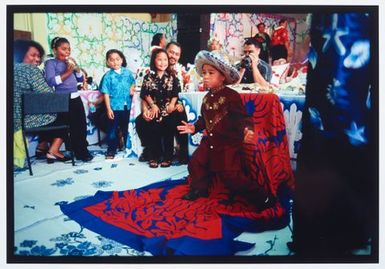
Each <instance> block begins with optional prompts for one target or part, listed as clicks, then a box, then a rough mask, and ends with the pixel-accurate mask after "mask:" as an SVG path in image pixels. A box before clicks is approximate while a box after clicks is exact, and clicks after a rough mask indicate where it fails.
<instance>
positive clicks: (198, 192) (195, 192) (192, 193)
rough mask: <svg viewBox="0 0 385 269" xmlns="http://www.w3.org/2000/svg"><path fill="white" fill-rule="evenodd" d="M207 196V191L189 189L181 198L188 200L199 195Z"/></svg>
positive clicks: (194, 198) (192, 199)
mask: <svg viewBox="0 0 385 269" xmlns="http://www.w3.org/2000/svg"><path fill="white" fill-rule="evenodd" d="M208 196H209V194H208V192H207V191H203V190H193V189H190V191H189V192H188V193H186V194H185V195H183V196H182V199H183V200H188V201H195V200H196V199H198V198H200V197H206V198H207V197H208Z"/></svg>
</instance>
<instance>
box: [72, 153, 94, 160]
mask: <svg viewBox="0 0 385 269" xmlns="http://www.w3.org/2000/svg"><path fill="white" fill-rule="evenodd" d="M93 158H94V156H92V155H91V154H90V153H88V154H87V156H85V157H80V158H76V159H78V160H80V161H83V162H90V161H92V159H93Z"/></svg>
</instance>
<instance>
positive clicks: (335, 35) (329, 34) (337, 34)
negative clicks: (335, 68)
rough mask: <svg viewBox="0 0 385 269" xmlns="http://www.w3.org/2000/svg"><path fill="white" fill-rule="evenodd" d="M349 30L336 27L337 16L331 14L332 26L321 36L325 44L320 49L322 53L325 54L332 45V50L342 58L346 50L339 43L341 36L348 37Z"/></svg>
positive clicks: (340, 42)
mask: <svg viewBox="0 0 385 269" xmlns="http://www.w3.org/2000/svg"><path fill="white" fill-rule="evenodd" d="M348 34H349V28H347V27H344V28H340V27H338V14H333V17H332V25H331V27H330V28H328V29H327V30H326V31H325V33H324V34H323V36H322V37H323V38H325V39H326V40H325V43H324V45H323V47H322V52H323V53H325V52H326V51H327V50H328V49H329V47H330V46H331V45H332V44H333V45H334V48H335V50H336V52H337V54H338V55H340V56H342V55H345V53H346V48H345V46H344V44H343V43H342V41H341V36H344V35H348Z"/></svg>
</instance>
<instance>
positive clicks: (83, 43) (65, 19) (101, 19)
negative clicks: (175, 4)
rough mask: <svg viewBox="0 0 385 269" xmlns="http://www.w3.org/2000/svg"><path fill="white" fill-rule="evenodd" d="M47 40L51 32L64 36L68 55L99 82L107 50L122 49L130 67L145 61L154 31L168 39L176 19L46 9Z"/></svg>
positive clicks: (54, 34) (171, 34)
mask: <svg viewBox="0 0 385 269" xmlns="http://www.w3.org/2000/svg"><path fill="white" fill-rule="evenodd" d="M47 31H48V36H47V42H48V44H50V42H51V40H52V39H53V38H54V37H55V36H62V37H65V38H67V39H68V40H69V41H70V43H71V48H72V56H73V57H74V58H75V59H76V60H77V62H78V63H79V65H80V66H81V67H83V68H84V69H85V70H86V71H87V73H88V75H89V76H92V77H94V78H95V80H96V82H99V81H100V79H101V77H102V76H103V74H104V73H105V71H106V70H107V67H106V66H105V54H106V52H107V50H109V49H112V48H116V49H119V50H122V51H123V53H124V55H125V56H126V58H127V65H128V68H129V69H130V70H132V71H133V72H136V70H137V69H138V68H139V67H140V66H143V65H147V64H148V63H149V57H150V56H149V49H150V43H151V39H152V36H153V35H154V34H155V33H158V32H161V33H165V34H166V37H167V39H168V40H171V39H176V33H177V20H176V14H172V16H171V20H170V22H166V23H152V22H146V21H142V20H137V19H131V18H129V17H126V16H121V15H117V14H113V13H47Z"/></svg>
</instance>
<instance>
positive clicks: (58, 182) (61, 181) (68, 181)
mask: <svg viewBox="0 0 385 269" xmlns="http://www.w3.org/2000/svg"><path fill="white" fill-rule="evenodd" d="M73 183H74V180H73V179H72V178H71V177H68V178H66V179H59V180H56V182H55V183H52V184H51V186H57V187H64V186H65V185H71V184H73Z"/></svg>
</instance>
